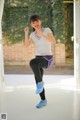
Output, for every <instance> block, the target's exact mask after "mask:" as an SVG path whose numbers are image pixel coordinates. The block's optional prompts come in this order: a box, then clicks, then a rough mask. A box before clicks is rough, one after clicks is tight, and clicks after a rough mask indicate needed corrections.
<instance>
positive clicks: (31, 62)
mask: <svg viewBox="0 0 80 120" xmlns="http://www.w3.org/2000/svg"><path fill="white" fill-rule="evenodd" d="M29 64H30V66H31V67H32V66H34V65H36V60H35V59H32V60H31V61H30V63H29Z"/></svg>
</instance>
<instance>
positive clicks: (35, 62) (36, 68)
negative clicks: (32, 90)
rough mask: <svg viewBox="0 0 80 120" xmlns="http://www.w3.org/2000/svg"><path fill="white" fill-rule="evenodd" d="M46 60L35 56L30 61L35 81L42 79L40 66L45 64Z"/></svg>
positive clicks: (42, 66)
mask: <svg viewBox="0 0 80 120" xmlns="http://www.w3.org/2000/svg"><path fill="white" fill-rule="evenodd" d="M47 64H48V62H47V61H46V60H45V59H44V58H42V57H36V58H34V59H32V60H31V61H30V66H31V68H32V70H33V73H34V76H35V77H36V82H37V83H38V82H41V81H42V74H43V73H41V72H43V70H42V68H44V67H45V66H47Z"/></svg>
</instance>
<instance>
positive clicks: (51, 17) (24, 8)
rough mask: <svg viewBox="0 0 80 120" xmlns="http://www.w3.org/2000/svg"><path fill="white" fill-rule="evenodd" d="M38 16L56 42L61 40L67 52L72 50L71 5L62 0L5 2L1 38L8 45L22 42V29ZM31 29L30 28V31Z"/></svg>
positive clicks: (16, 0)
mask: <svg viewBox="0 0 80 120" xmlns="http://www.w3.org/2000/svg"><path fill="white" fill-rule="evenodd" d="M33 14H38V15H40V16H41V18H42V20H43V26H44V27H50V28H51V29H52V31H53V33H54V35H55V38H56V40H57V39H61V42H62V43H65V44H66V45H67V46H68V47H67V48H68V50H73V42H72V41H71V36H73V5H72V4H64V3H63V0H6V1H5V9H4V15H3V22H2V25H3V36H4V40H5V41H8V42H9V43H10V44H13V43H16V42H18V41H24V28H25V26H26V25H28V26H29V27H30V23H29V19H30V16H31V15H33ZM31 30H32V29H31V28H30V31H31Z"/></svg>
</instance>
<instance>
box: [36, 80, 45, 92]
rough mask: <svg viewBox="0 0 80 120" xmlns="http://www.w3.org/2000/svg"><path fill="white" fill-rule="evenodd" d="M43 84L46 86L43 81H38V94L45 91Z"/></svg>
mask: <svg viewBox="0 0 80 120" xmlns="http://www.w3.org/2000/svg"><path fill="white" fill-rule="evenodd" d="M43 86H44V82H43V81H41V82H38V83H37V89H36V94H40V93H41V92H42V91H43Z"/></svg>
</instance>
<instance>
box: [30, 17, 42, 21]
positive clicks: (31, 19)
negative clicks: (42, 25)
mask: <svg viewBox="0 0 80 120" xmlns="http://www.w3.org/2000/svg"><path fill="white" fill-rule="evenodd" d="M38 20H41V18H40V17H39V16H38V15H32V16H31V17H30V22H34V21H38Z"/></svg>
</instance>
